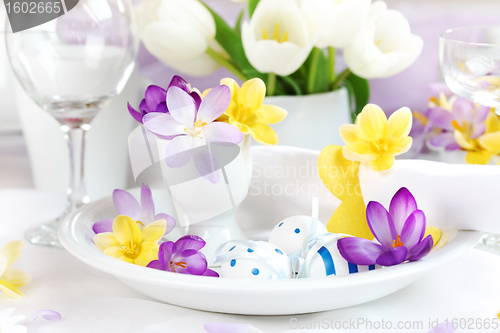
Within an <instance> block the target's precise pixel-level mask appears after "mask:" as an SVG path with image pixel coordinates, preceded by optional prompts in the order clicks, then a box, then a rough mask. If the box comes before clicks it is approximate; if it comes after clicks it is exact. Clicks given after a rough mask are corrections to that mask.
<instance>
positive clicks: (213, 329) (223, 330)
mask: <svg viewBox="0 0 500 333" xmlns="http://www.w3.org/2000/svg"><path fill="white" fill-rule="evenodd" d="M204 328H205V331H207V332H208V333H264V332H263V331H261V330H259V329H257V328H255V327H254V326H252V325H250V324H240V323H209V324H205V327H204Z"/></svg>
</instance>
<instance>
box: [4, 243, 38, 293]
mask: <svg viewBox="0 0 500 333" xmlns="http://www.w3.org/2000/svg"><path fill="white" fill-rule="evenodd" d="M23 248H24V243H23V242H22V241H14V242H10V243H8V244H7V245H5V246H4V248H3V249H2V250H1V251H0V290H2V291H3V292H4V293H5V294H6V295H7V296H10V297H14V298H23V297H26V295H24V293H23V292H22V291H21V290H19V289H18V288H19V287H21V286H24V285H25V284H26V283H28V282H30V281H31V276H30V275H29V274H27V273H25V272H23V271H21V270H20V269H17V268H12V267H10V266H12V264H13V263H14V262H16V260H17V259H18V258H19V256H20V255H21V253H22V252H23Z"/></svg>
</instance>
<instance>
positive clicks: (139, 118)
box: [127, 103, 143, 124]
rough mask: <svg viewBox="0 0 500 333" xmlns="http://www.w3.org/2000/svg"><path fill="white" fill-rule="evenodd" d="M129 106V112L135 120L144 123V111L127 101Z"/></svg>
mask: <svg viewBox="0 0 500 333" xmlns="http://www.w3.org/2000/svg"><path fill="white" fill-rule="evenodd" d="M127 108H128V112H129V113H130V115H131V116H132V117H133V118H134V119H135V120H137V121H138V122H140V123H141V124H142V117H143V115H142V113H141V112H138V111H136V110H135V109H134V108H133V107H132V106H130V103H127Z"/></svg>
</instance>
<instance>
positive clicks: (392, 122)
mask: <svg viewBox="0 0 500 333" xmlns="http://www.w3.org/2000/svg"><path fill="white" fill-rule="evenodd" d="M412 120H413V116H412V113H411V111H410V109H409V108H407V107H403V108H401V109H399V110H397V111H395V112H394V113H393V114H392V115H391V116H390V117H389V120H388V121H387V126H386V133H385V136H386V137H394V138H401V137H405V136H408V134H410V131H411V126H412V123H413V122H412Z"/></svg>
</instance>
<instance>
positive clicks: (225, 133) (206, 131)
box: [203, 122, 243, 145]
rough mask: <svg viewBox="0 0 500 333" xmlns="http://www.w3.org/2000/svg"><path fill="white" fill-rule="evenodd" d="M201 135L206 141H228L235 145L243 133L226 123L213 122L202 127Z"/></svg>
mask: <svg viewBox="0 0 500 333" xmlns="http://www.w3.org/2000/svg"><path fill="white" fill-rule="evenodd" d="M203 137H204V138H205V140H207V142H229V143H234V144H235V145H237V144H239V143H240V142H241V140H243V133H241V131H240V130H239V129H237V128H236V127H234V126H233V125H230V124H228V123H221V122H214V123H210V124H208V125H207V126H204V127H203Z"/></svg>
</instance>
